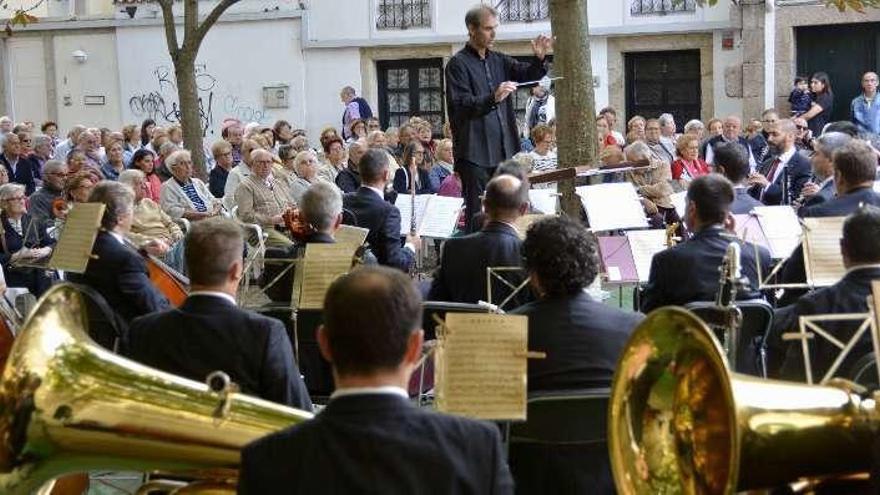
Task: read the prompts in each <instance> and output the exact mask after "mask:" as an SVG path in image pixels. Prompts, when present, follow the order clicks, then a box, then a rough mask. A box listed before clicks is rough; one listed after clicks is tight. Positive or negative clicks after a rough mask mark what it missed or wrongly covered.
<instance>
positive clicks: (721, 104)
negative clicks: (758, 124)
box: [712, 31, 748, 118]
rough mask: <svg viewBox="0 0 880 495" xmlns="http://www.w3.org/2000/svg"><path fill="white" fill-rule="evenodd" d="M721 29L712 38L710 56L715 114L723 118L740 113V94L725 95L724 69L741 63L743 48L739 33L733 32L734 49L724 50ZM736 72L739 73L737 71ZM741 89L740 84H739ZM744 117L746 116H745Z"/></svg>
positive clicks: (741, 109) (741, 111)
mask: <svg viewBox="0 0 880 495" xmlns="http://www.w3.org/2000/svg"><path fill="white" fill-rule="evenodd" d="M723 34H724V33H723V32H722V31H716V32H715V34H714V36H713V40H712V50H713V51H712V57H713V60H714V65H715V66H714V69H713V70H714V73H715V77H714V82H715V116H716V117H719V118H723V117H725V116H727V115H742V113H743V99H742V97H741V96H736V97H730V96H727V89H726V86H727V81H726V77H725V71H726V70H727V68H728V67H739V66H742V63H743V50H742V43H741V41H742V40H741V37H740V35H739V33H738V32H737V33H735V34H734V49H733V50H724V49H722V46H721V40H722V37H723ZM736 74H741V72H737V73H736ZM740 89H741V84H740ZM746 118H748V117H747V116H746Z"/></svg>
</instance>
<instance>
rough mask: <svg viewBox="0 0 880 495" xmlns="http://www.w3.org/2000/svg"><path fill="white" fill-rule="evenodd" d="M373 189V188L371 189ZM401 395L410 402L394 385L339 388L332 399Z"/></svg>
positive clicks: (402, 390) (331, 395) (400, 389)
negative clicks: (352, 396) (356, 396)
mask: <svg viewBox="0 0 880 495" xmlns="http://www.w3.org/2000/svg"><path fill="white" fill-rule="evenodd" d="M370 189H372V188H370ZM376 394H379V395H399V396H400V397H403V398H404V399H407V400H409V394H407V393H406V390H404V389H402V388H400V387H395V386H392V385H386V386H384V387H352V388H341V389H340V388H338V389H336V390H335V391H334V392H333V393H332V394H330V398H331V399H337V398H339V397H348V396H351V395H376Z"/></svg>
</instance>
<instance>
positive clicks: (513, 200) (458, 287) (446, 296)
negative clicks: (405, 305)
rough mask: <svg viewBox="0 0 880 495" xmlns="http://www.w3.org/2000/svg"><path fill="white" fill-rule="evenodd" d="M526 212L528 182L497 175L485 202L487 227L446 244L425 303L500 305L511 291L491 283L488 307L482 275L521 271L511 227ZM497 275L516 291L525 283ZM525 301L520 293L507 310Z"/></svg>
mask: <svg viewBox="0 0 880 495" xmlns="http://www.w3.org/2000/svg"><path fill="white" fill-rule="evenodd" d="M528 209H529V185H528V182H525V181H523V180H520V179H518V178H516V177H514V176H512V175H499V176H497V177H495V178H493V179H492V180H490V181H489V182H488V184H486V192H485V195H484V198H483V211H484V212H485V213H486V223H485V224H484V226H483V228H482V230H480V231H479V232H475V233H473V234H469V235H466V236H464V237H454V238H451V239H449V240H447V241H446V243H445V244H444V245H443V250H442V252H441V255H440V266H439V267H438V268H437V272H436V273H435V274H434V279H433V281H432V282H431V290H430V292H429V293H428V299H429V300H432V301H449V302H460V303H472V304H473V303H477V302H478V301H486V302H490V303H492V304H500V303H501V302H502V301H504V299H506V298H507V296H508V295H510V292H511V290H510V289H509V288H508V287H507V286H506V285H504V284H503V283H502V282H500V281H498V280H493V281H492V299H493V300H492V301H489V296H488V294H487V285H486V269H487V268H490V267H492V268H495V267H519V266H522V253H521V247H522V242H521V241H520V237H519V232H518V231H517V228H516V226H515V224H516V221H517V219H519V218H520V217H521V216H523V215H524V214H525V213H526V212H527V211H528ZM501 275H503V276H504V278H505V279H506V280H509V281H510V282H511V283H513V285H515V286H516V285H519V284H520V283H521V282H522V281H523V280H525V276H524V275H523V274H518V273H514V274H512V275H511V274H508V273H503V274H501ZM526 299H527V298H526V294H522V293H521V294H520V295H518V296H517V297H516V299H514V301H513V302H514V304H512V305H508V306H506V307H516V306H518V304H517V303H520V304H521V303H522V302H525V300H526Z"/></svg>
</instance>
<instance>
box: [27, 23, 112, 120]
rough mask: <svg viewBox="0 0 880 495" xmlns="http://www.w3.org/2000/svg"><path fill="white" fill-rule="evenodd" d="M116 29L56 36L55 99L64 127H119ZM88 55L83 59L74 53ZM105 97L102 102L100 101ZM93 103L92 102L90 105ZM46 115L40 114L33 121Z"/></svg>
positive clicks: (59, 33) (72, 32)
mask: <svg viewBox="0 0 880 495" xmlns="http://www.w3.org/2000/svg"><path fill="white" fill-rule="evenodd" d="M114 38H115V36H114V33H113V32H104V33H87V32H83V31H69V32H58V33H56V35H55V38H54V41H53V45H54V58H55V94H56V95H57V100H56V102H55V105H56V111H57V116H58V118H57V122H58V125H59V126H60V127H61V128H62V129H67V128H69V127H70V126H72V125H74V124H83V125H87V126H96V127H109V128H111V129H119V128H120V127H121V126H122V120H121V119H120V113H119V109H120V105H121V102H120V95H119V79H118V77H119V74H120V72H119V68H118V66H117V64H116V59H117V57H116V42H115V40H114ZM77 50H81V51H82V52H85V54H86V56H87V58H86V60H85V61H84V62H80V61H78V60H77V59H75V58H74V57H73V55H72V54H73V52H74V51H77ZM101 98H103V104H99V102H100V101H101ZM87 103H90V104H87ZM42 118H45V117H37V118H35V119H34V120H35V121H36V120H37V119H42Z"/></svg>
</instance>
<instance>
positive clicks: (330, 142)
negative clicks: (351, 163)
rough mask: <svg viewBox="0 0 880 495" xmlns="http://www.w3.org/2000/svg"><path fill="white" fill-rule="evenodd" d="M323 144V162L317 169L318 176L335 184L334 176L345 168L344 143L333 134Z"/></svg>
mask: <svg viewBox="0 0 880 495" xmlns="http://www.w3.org/2000/svg"><path fill="white" fill-rule="evenodd" d="M323 146H324V163H322V164H321V168H320V169H319V170H318V176H320V177H322V178H323V179H324V180H326V181H328V182H332V183H334V184H335V183H336V176H338V175H339V172H341V171H342V170H343V169H344V168H345V143H343V142H342V139H340V138H339V137H337V136H333V137H330V138H328V139H327V140H325V141H324V142H323ZM347 192H351V191H347Z"/></svg>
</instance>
